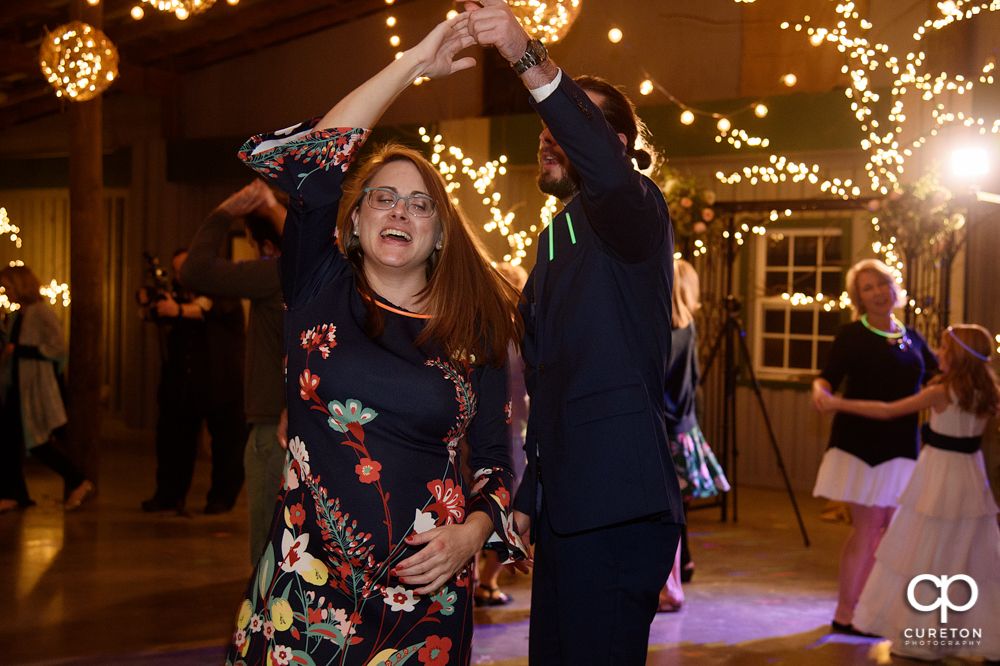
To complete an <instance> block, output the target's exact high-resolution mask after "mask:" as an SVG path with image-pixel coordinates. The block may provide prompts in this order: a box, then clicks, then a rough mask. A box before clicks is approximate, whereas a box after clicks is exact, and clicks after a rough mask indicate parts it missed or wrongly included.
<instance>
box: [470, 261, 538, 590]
mask: <svg viewBox="0 0 1000 666" xmlns="http://www.w3.org/2000/svg"><path fill="white" fill-rule="evenodd" d="M497 270H498V271H500V274H501V275H503V276H504V278H506V280H507V282H510V284H511V286H513V287H514V288H515V289H517V290H518V291H519V292H520V291H521V290H522V289H524V284H525V282H527V281H528V272H527V271H526V270H524V268H522V267H521V266H514V265H512V264H510V263H509V262H506V261H504V262H501V263H500V264H498V265H497ZM507 393H508V395H509V401H510V423H509V424H508V428H509V430H510V458H511V464H512V465H513V468H514V486H513V492H514V494H515V495H516V494H517V488H518V486H519V485H521V477H522V476H523V475H524V466H525V464H526V463H527V459H526V458H525V456H524V436H525V434H526V430H527V427H528V393H527V391H526V390H525V388H524V359H522V358H521V350H520V349H519V348H518V346H517V345H514V344H512V345H511V346H510V347H509V348H508V349H507ZM502 568H503V566H502V565H501V564H500V557H499V556H498V554H497V552H496V551H495V550H486V551H483V559H482V564H481V565H480V566H479V584H478V585H477V586H476V593H475V600H476V605H477V606H503V605H506V604H509V603H510V602H511V601H513V599H512V598H511V597H510V596H509V595H507V594H506V593H505V592H504V591H503V590H501V589H500V585H499V580H500V571H501V569H502Z"/></svg>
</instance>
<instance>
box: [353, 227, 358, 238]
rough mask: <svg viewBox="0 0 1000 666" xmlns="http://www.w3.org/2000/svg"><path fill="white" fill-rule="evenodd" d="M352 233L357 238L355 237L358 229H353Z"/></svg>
mask: <svg viewBox="0 0 1000 666" xmlns="http://www.w3.org/2000/svg"><path fill="white" fill-rule="evenodd" d="M352 233H353V234H354V235H355V236H357V235H358V228H357V227H354V231H353V232H352Z"/></svg>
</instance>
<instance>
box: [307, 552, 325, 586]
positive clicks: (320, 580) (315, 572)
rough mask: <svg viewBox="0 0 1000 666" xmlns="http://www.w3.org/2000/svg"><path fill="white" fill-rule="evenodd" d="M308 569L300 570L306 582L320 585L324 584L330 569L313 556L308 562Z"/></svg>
mask: <svg viewBox="0 0 1000 666" xmlns="http://www.w3.org/2000/svg"><path fill="white" fill-rule="evenodd" d="M309 566H310V569H309V570H308V571H302V572H300V574H299V575H300V576H302V577H303V578H304V579H305V580H306V582H308V583H312V584H313V585H315V586H317V587H320V586H322V585H326V581H327V579H328V578H329V577H330V570H329V569H328V568H327V567H326V565H325V564H323V563H322V562H321V561H320V560H319V559H318V558H314V559H313V561H312V562H310V563H309Z"/></svg>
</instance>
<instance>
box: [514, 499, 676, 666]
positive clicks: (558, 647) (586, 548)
mask: <svg viewBox="0 0 1000 666" xmlns="http://www.w3.org/2000/svg"><path fill="white" fill-rule="evenodd" d="M664 520H666V521H670V520H672V519H671V518H670V516H669V515H668V516H665V517H662V518H661V517H646V518H639V519H636V520H631V521H628V522H625V523H620V524H618V525H611V526H608V527H602V528H598V529H593V530H587V531H585V532H580V533H577V534H571V535H560V534H557V533H556V532H554V531H553V529H552V525H551V524H550V523H549V517H548V511H547V510H546V508H545V501H544V493H543V500H542V510H541V513H540V516H539V524H538V531H537V541H536V543H535V552H534V555H535V566H534V571H533V573H532V584H531V628H530V632H531V639H530V647H529V656H528V661H529V663H530V664H531V665H532V666H554V665H566V666H569V665H573V666H585V665H591V664H593V665H595V666H596V665H600V666H604V665H605V664H607V665H615V666H619V665H620V666H633V665H634V666H641V665H642V664H645V663H646V649H647V644H648V643H649V625H650V623H651V622H652V621H653V617H654V616H655V615H656V608H657V605H658V597H659V595H658V593H659V590H661V589H662V588H663V586H664V585H665V584H666V582H667V577H668V576H669V575H670V568H671V567H672V566H673V564H674V553H675V552H676V550H677V542H678V540H679V539H680V531H681V528H680V525H674V524H671V523H669V522H667V523H664V522H663V521H664ZM557 565H558V566H557Z"/></svg>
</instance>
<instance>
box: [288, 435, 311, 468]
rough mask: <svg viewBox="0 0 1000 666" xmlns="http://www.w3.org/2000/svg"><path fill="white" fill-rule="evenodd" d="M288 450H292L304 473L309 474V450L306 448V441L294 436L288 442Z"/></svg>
mask: <svg viewBox="0 0 1000 666" xmlns="http://www.w3.org/2000/svg"><path fill="white" fill-rule="evenodd" d="M288 450H289V451H290V452H291V454H292V457H293V458H295V460H296V461H297V462H298V463H299V467H301V468H302V473H303V474H309V451H307V450H306V444H305V442H303V441H302V440H301V439H299V438H298V437H292V439H291V440H289V442H288Z"/></svg>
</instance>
